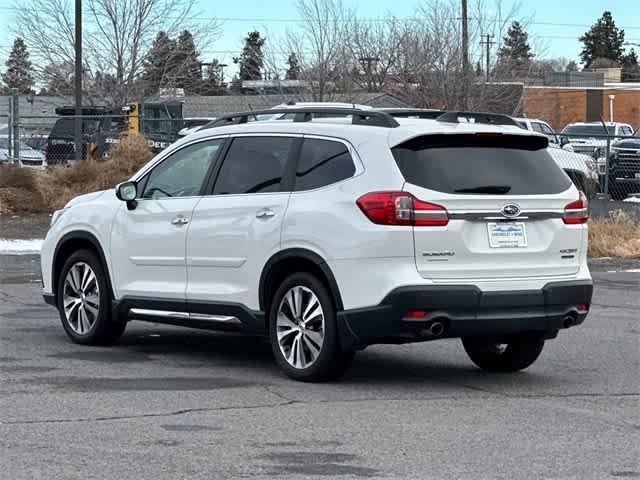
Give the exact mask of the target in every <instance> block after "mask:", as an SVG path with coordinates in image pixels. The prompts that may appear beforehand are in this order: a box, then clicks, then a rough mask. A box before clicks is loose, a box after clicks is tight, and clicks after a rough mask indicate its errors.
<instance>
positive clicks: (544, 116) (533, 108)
mask: <svg viewBox="0 0 640 480" xmlns="http://www.w3.org/2000/svg"><path fill="white" fill-rule="evenodd" d="M610 95H615V99H614V101H613V120H614V121H616V122H625V123H629V124H631V125H632V126H633V127H634V128H635V129H637V128H640V84H638V83H621V84H605V86H603V87H582V88H581V87H550V86H541V87H532V86H527V87H525V88H524V92H523V99H522V110H523V113H524V115H526V116H527V117H529V118H539V119H541V120H545V121H546V122H548V123H549V124H551V126H552V127H553V128H554V129H556V130H561V129H562V128H564V127H565V126H566V125H567V124H568V123H572V122H592V121H594V122H595V121H599V120H600V119H601V118H603V119H604V120H605V121H610V120H611V119H610V116H609V107H610V105H609V102H610V100H609V96H610Z"/></svg>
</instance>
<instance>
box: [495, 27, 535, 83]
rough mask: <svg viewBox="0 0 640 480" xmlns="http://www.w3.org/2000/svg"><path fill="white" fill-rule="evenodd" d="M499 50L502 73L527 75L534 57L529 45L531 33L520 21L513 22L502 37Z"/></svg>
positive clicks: (499, 64)
mask: <svg viewBox="0 0 640 480" xmlns="http://www.w3.org/2000/svg"><path fill="white" fill-rule="evenodd" d="M502 42H503V45H502V47H501V48H500V50H498V66H499V70H500V71H501V72H502V74H511V75H513V76H518V75H525V74H526V73H527V72H528V71H529V67H530V66H531V59H532V58H533V57H534V55H533V53H531V46H529V35H528V34H527V32H526V31H525V30H524V29H523V27H522V25H520V22H513V23H512V24H511V26H510V27H509V30H507V34H506V35H505V36H504V38H503V39H502Z"/></svg>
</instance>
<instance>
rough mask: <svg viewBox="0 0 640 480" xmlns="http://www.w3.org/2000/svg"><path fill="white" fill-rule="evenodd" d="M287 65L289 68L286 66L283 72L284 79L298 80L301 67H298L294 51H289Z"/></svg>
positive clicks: (298, 63)
mask: <svg viewBox="0 0 640 480" xmlns="http://www.w3.org/2000/svg"><path fill="white" fill-rule="evenodd" d="M287 65H288V66H289V68H287V73H285V76H284V78H285V80H299V79H300V73H301V72H302V68H300V62H298V57H297V56H296V54H295V53H293V52H291V54H290V55H289V58H288V59H287Z"/></svg>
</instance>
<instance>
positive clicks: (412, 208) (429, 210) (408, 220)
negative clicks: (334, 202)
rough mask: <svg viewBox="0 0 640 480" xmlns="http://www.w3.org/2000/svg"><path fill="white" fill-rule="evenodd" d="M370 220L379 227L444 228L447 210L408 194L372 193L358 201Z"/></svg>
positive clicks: (446, 222)
mask: <svg viewBox="0 0 640 480" xmlns="http://www.w3.org/2000/svg"><path fill="white" fill-rule="evenodd" d="M356 203H357V205H358V207H360V210H362V213H364V214H365V215H366V216H367V218H368V219H369V220H371V221H372V222H373V223H376V224H378V225H413V226H416V227H444V226H446V225H447V224H448V223H449V217H448V215H447V210H446V209H445V208H444V207H443V206H441V205H437V204H435V203H429V202H423V201H422V200H418V199H417V198H415V197H414V196H413V195H411V194H410V193H408V192H371V193H366V194H364V195H362V196H361V197H360V198H358V200H356Z"/></svg>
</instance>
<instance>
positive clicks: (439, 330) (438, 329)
mask: <svg viewBox="0 0 640 480" xmlns="http://www.w3.org/2000/svg"><path fill="white" fill-rule="evenodd" d="M429 332H430V333H431V335H433V336H434V337H439V336H440V335H442V334H443V333H444V324H443V323H442V322H433V323H432V324H431V325H430V326H429Z"/></svg>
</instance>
